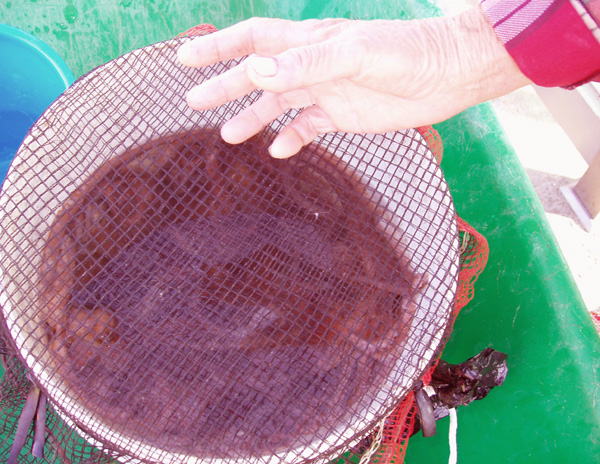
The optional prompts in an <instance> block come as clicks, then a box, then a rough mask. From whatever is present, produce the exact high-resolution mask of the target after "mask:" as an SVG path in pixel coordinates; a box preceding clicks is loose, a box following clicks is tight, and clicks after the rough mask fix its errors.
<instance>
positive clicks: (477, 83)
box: [451, 7, 532, 104]
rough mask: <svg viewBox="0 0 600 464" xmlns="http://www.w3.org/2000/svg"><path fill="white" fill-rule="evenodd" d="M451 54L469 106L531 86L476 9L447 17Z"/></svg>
mask: <svg viewBox="0 0 600 464" xmlns="http://www.w3.org/2000/svg"><path fill="white" fill-rule="evenodd" d="M451 21H452V23H453V24H451V27H452V28H453V29H454V31H455V34H454V36H455V39H456V42H455V44H454V47H455V53H456V54H457V56H458V59H457V60H455V62H456V63H459V65H460V67H461V69H459V70H458V73H459V75H460V76H461V81H462V84H461V85H462V87H463V89H464V92H465V98H466V99H467V100H470V101H471V104H477V103H482V102H484V101H487V100H490V99H492V98H496V97H499V96H502V95H506V94H508V93H510V92H512V91H514V90H517V89H519V88H521V87H524V86H526V85H529V84H531V83H532V82H531V80H530V79H529V78H528V77H527V76H525V75H524V74H523V73H522V72H521V70H520V68H519V66H518V65H517V63H516V62H515V61H514V59H513V58H512V56H511V55H510V54H509V53H508V51H507V50H506V48H505V46H504V44H503V43H502V42H501V41H500V40H499V39H498V37H497V35H496V33H495V32H494V29H493V27H492V25H491V24H490V22H489V21H488V19H487V17H486V16H485V15H484V13H483V11H482V10H481V8H480V7H473V8H471V9H469V10H467V11H465V12H463V13H461V14H459V15H457V16H454V17H452V18H451Z"/></svg>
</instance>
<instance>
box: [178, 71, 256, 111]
mask: <svg viewBox="0 0 600 464" xmlns="http://www.w3.org/2000/svg"><path fill="white" fill-rule="evenodd" d="M255 89H256V86H255V85H254V84H253V83H252V81H250V79H248V76H247V72H246V65H245V63H240V64H239V65H237V66H236V67H234V68H232V69H230V70H228V71H226V72H224V73H223V74H220V75H219V76H216V77H214V78H212V79H209V80H207V81H205V82H203V83H202V84H200V85H197V86H196V87H193V88H192V89H190V90H189V92H188V93H187V95H186V100H187V104H188V105H189V106H190V107H191V108H193V109H195V110H207V109H210V108H215V107H217V106H219V105H222V104H224V103H227V102H229V101H232V100H236V99H238V98H240V97H243V96H244V95H248V94H249V93H250V92H252V91H253V90H255Z"/></svg>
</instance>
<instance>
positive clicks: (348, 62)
mask: <svg viewBox="0 0 600 464" xmlns="http://www.w3.org/2000/svg"><path fill="white" fill-rule="evenodd" d="M350 48H351V47H348V46H346V47H340V46H339V45H338V44H337V43H336V41H326V42H320V43H318V44H313V45H307V46H304V47H298V48H292V49H289V50H286V51H285V52H283V53H280V54H279V55H276V56H259V55H252V56H250V57H248V59H247V60H246V73H247V75H248V78H249V79H250V80H251V81H252V83H253V84H254V85H255V86H256V87H258V88H261V89H263V90H267V91H269V92H275V93H283V92H288V91H290V90H295V89H300V88H305V87H310V86H313V85H317V84H321V83H323V82H327V81H332V80H336V79H341V78H344V77H349V76H351V75H353V74H354V73H356V71H357V64H358V62H359V60H357V59H356V57H355V56H353V54H352V53H350V52H349V49H350Z"/></svg>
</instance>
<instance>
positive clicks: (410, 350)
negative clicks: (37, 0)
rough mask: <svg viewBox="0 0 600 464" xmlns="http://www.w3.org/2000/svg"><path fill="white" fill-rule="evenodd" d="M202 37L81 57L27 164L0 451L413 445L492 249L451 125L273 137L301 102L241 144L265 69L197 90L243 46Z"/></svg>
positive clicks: (312, 458)
mask: <svg viewBox="0 0 600 464" xmlns="http://www.w3.org/2000/svg"><path fill="white" fill-rule="evenodd" d="M201 32H202V33H204V32H206V31H205V30H204V29H202V31H201ZM185 40H188V39H186V38H179V39H175V40H171V41H167V42H163V43H159V44H155V45H151V46H149V47H145V48H143V49H140V50H136V51H134V52H131V53H129V54H127V55H124V56H123V57H120V58H118V59H116V60H114V61H111V62H109V63H107V64H106V65H103V66H101V67H100V68H97V69H96V70H93V71H92V72H90V73H89V74H88V75H86V76H84V77H82V78H81V79H80V80H78V81H77V82H76V83H75V84H74V85H73V86H72V87H71V88H69V89H68V90H67V92H65V94H63V96H61V97H60V98H59V99H58V100H57V101H56V102H55V103H54V104H53V105H51V107H50V108H49V109H48V110H47V111H46V112H45V113H44V115H42V117H41V118H40V119H39V120H38V121H37V122H36V124H35V125H34V127H33V128H32V130H31V131H30V133H29V134H28V136H27V138H26V139H25V141H24V143H23V145H22V146H21V148H20V149H19V151H18V153H17V156H16V158H15V161H14V162H13V164H12V165H11V168H10V170H9V173H8V176H7V180H6V181H5V183H4V185H3V188H2V193H1V194H0V202H1V203H2V209H1V214H0V244H1V247H2V253H1V256H0V270H1V274H0V280H1V282H0V304H1V305H2V312H1V315H2V324H1V327H2V346H1V347H0V348H1V350H2V351H1V353H2V359H3V364H4V369H5V371H6V374H5V376H4V377H3V379H2V388H1V389H0V395H2V406H1V407H0V420H1V421H2V425H1V426H2V429H1V436H2V441H1V442H0V459H2V460H6V461H8V462H10V463H11V464H12V463H16V462H26V461H27V459H28V458H27V456H26V451H24V450H25V449H27V448H29V447H31V449H32V453H33V455H34V456H36V457H39V458H40V459H42V456H45V457H44V459H45V460H46V462H65V463H69V462H86V463H103V462H126V463H129V462H132V463H133V462H156V463H159V462H160V463H180V462H181V463H209V462H210V463H212V462H214V463H218V464H229V463H238V462H244V463H257V464H259V463H260V464H262V463H270V462H287V463H295V462H315V463H316V462H329V461H331V460H332V459H336V458H337V457H338V456H340V455H343V456H349V455H350V454H352V455H357V454H358V455H360V454H361V453H362V454H363V461H364V460H366V459H367V458H372V459H376V460H378V461H379V462H391V461H392V460H394V461H395V462H400V460H401V459H402V452H403V451H402V449H403V447H404V446H405V444H406V440H407V438H408V435H409V434H406V433H405V430H407V428H408V429H410V427H411V423H412V422H411V417H412V415H414V406H413V399H412V398H413V393H412V392H413V390H414V389H415V388H416V387H417V386H418V385H420V384H421V383H423V382H424V383H427V379H428V377H429V376H430V373H431V370H432V366H434V365H435V363H436V360H437V359H438V358H439V354H440V352H441V349H442V348H443V345H444V343H445V341H446V339H447V336H448V334H449V333H450V330H451V327H452V323H453V320H454V317H455V316H456V312H457V311H458V309H460V306H461V305H463V304H465V303H466V302H467V301H468V299H470V298H471V297H472V292H473V290H472V284H473V281H474V280H475V279H476V277H477V275H478V272H480V270H481V268H482V267H483V265H484V264H485V241H484V240H483V239H482V238H481V236H480V235H479V234H477V233H476V232H475V231H474V230H472V229H470V228H469V227H468V226H467V225H466V224H465V223H464V222H462V221H460V220H459V221H458V223H457V219H456V213H455V211H454V207H453V203H452V199H451V195H450V192H449V189H448V187H447V185H446V183H445V181H444V178H443V175H442V173H441V170H440V168H439V164H438V162H437V161H436V157H440V156H441V144H440V143H439V138H438V137H437V136H436V134H435V131H433V130H432V129H431V128H426V129H421V130H407V131H402V132H396V133H389V134H383V135H355V134H344V133H336V134H327V135H324V136H322V137H320V138H318V139H317V140H316V141H315V142H314V143H312V144H311V145H309V146H307V147H305V148H304V149H303V150H302V151H301V153H299V154H298V155H297V156H295V157H293V158H291V159H289V160H274V159H272V158H270V157H269V156H268V154H267V149H266V148H267V147H268V146H269V144H270V142H271V141H272V139H273V137H274V134H275V133H276V132H277V131H278V130H279V129H280V128H281V127H282V126H284V125H285V124H287V123H288V122H289V121H290V120H291V119H292V118H293V117H295V116H296V114H297V112H296V111H290V112H288V113H287V114H285V115H284V116H282V117H281V118H279V119H278V120H276V121H275V122H274V123H272V124H271V126H270V127H269V128H268V129H267V130H265V131H263V133H261V134H259V135H258V136H256V137H254V138H252V139H251V140H249V141H248V142H246V143H243V144H240V145H237V146H231V145H228V144H226V143H224V142H223V141H222V140H221V139H220V137H219V136H218V132H217V131H216V128H218V127H219V126H220V125H221V124H222V122H223V121H225V120H226V119H229V118H230V117H231V116H232V115H233V114H235V113H237V112H239V110H240V109H241V108H243V107H245V106H247V105H249V104H251V103H252V102H254V101H256V99H257V98H259V96H260V92H254V93H252V94H250V95H249V96H247V97H246V98H244V99H240V100H238V101H235V102H231V103H229V104H227V105H224V106H223V107H220V108H218V109H215V110H211V111H204V112H194V111H191V110H190V109H189V108H188V107H187V106H186V104H185V101H184V100H183V97H182V95H184V93H185V90H186V89H187V88H189V87H190V86H191V85H193V84H196V83H198V82H201V81H202V80H204V79H210V78H211V77H213V76H215V75H218V74H220V73H222V72H225V71H226V70H228V69H230V68H231V67H232V66H235V65H236V64H237V63H238V62H237V61H235V60H234V61H230V62H223V63H217V64H215V65H214V66H211V67H208V68H203V69H199V70H195V69H188V68H185V67H182V66H180V65H178V64H177V62H176V58H175V55H176V50H177V48H178V47H179V46H180V45H181V43H183V42H184V41H185ZM432 148H433V149H434V150H435V153H434V152H433V151H432ZM373 436H375V437H376V438H377V437H379V438H377V440H375V441H377V442H381V446H380V447H379V448H377V449H376V448H375V447H374V446H366V447H365V446H364V444H365V443H367V442H369V441H371V442H372V441H373V439H372V437H373ZM22 450H23V452H21V451H22ZM369 450H370V451H369ZM365 452H368V453H371V454H370V455H365ZM373 452H375V453H376V454H373ZM344 459H346V458H344Z"/></svg>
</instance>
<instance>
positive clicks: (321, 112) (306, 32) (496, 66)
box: [178, 8, 530, 158]
mask: <svg viewBox="0 0 600 464" xmlns="http://www.w3.org/2000/svg"><path fill="white" fill-rule="evenodd" d="M245 55H250V56H249V58H248V59H246V60H244V61H243V62H242V63H241V64H239V65H238V66H236V67H235V68H232V69H230V70H229V71H227V72H225V73H223V74H221V75H220V76H218V77H215V78H213V79H211V80H208V81H206V82H204V83H202V84H201V85H199V86H196V87H194V88H192V89H191V90H190V91H189V93H188V95H187V102H188V104H189V105H190V107H192V108H194V109H197V110H204V109H209V108H213V107H216V106H219V105H222V104H224V103H226V102H227V101H231V100H234V99H237V98H240V97H242V96H244V95H246V94H248V93H250V92H252V91H253V90H256V89H263V90H264V93H263V95H262V97H261V98H260V99H259V100H258V101H256V102H255V103H254V104H252V105H250V106H249V107H248V108H245V109H244V110H242V111H241V112H240V113H239V114H237V115H236V116H234V117H233V118H232V119H230V120H229V121H228V122H227V123H225V125H224V126H223V127H222V129H221V135H222V137H223V139H224V140H225V141H227V142H229V143H241V142H243V141H244V140H246V139H248V138H250V137H251V136H252V135H254V134H256V133H258V132H259V131H260V130H262V129H263V128H264V127H266V126H267V125H268V124H269V123H270V122H271V121H273V120H274V119H276V118H277V117H279V116H280V115H282V114H283V113H285V112H286V111H287V110H288V109H290V108H297V109H302V111H301V112H300V114H299V115H298V117H296V118H295V119H294V120H293V121H292V122H290V123H289V124H288V125H287V126H286V127H285V128H283V129H282V130H281V131H280V133H279V134H278V136H277V137H276V138H275V140H274V142H273V144H272V145H271V147H270V152H271V155H272V156H274V157H276V158H286V157H289V156H291V155H293V154H295V153H297V152H298V151H299V150H300V149H301V148H302V146H304V145H306V144H308V143H310V142H311V141H312V140H314V139H315V138H316V137H317V135H318V134H322V133H327V132H332V131H345V132H353V133H369V132H371V133H384V132H388V131H394V130H401V129H405V128H409V127H417V126H422V125H427V124H433V123H436V122H440V121H443V120H445V119H447V118H449V117H451V116H453V115H455V114H457V113H459V112H460V111H462V110H464V109H466V108H468V107H469V106H472V105H475V104H477V103H481V102H483V101H486V100H489V99H491V98H494V97H497V96H500V95H504V94H506V93H508V92H510V91H512V90H515V89H517V88H519V87H521V86H524V85H526V84H529V83H530V81H529V79H527V78H526V77H525V76H524V75H523V74H522V73H521V71H520V70H519V68H518V67H517V65H516V64H515V63H514V61H513V60H512V58H511V57H510V55H509V54H508V53H507V52H506V50H505V48H504V46H503V45H502V44H501V42H500V41H499V40H498V39H497V38H496V35H495V33H494V31H493V29H492V27H491V25H490V24H489V23H488V22H487V20H486V19H485V17H484V16H483V13H482V12H481V11H480V9H479V8H472V9H470V10H467V11H466V12H464V13H462V14H460V15H458V16H455V17H448V18H431V19H423V20H414V21H400V20H394V21H383V20H382V21H351V20H343V19H327V20H323V21H318V20H309V21H303V22H292V21H285V20H278V19H256V18H255V19H251V20H248V21H244V22H241V23H239V24H236V25H234V26H232V27H230V28H227V29H224V30H222V31H218V32H215V33H213V34H210V35H207V36H203V37H199V38H197V39H194V40H193V41H191V42H189V43H187V44H185V45H183V46H182V47H181V48H180V49H179V53H178V56H179V60H180V61H181V63H183V64H184V65H187V66H194V67H201V66H207V65H210V64H213V63H215V62H217V61H221V60H227V59H231V58H237V57H241V56H245Z"/></svg>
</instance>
